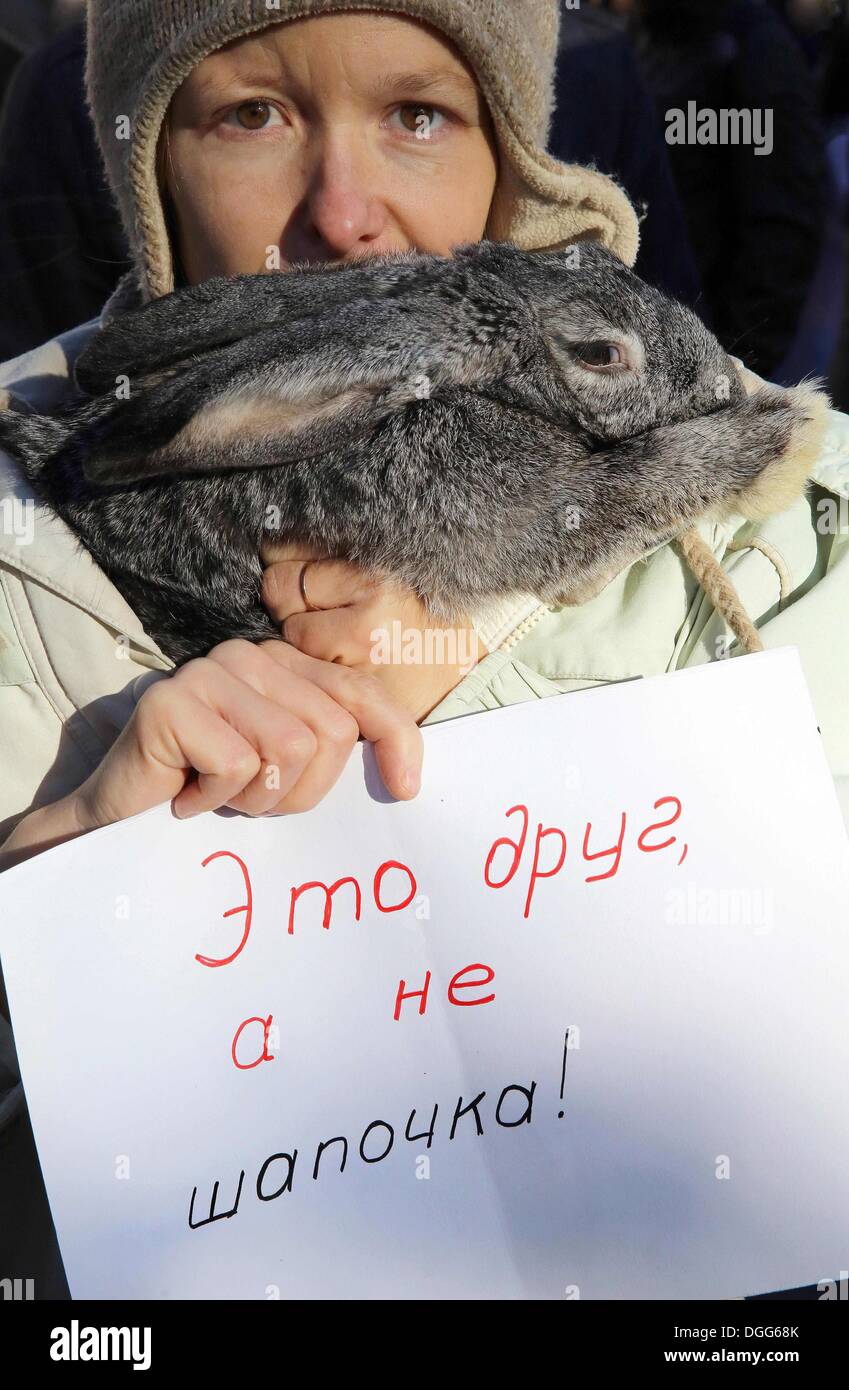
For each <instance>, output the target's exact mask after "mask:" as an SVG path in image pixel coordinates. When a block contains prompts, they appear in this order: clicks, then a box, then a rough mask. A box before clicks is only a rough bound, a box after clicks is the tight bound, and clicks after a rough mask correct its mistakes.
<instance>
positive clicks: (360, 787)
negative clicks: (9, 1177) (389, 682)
mask: <svg viewBox="0 0 849 1390" xmlns="http://www.w3.org/2000/svg"><path fill="white" fill-rule="evenodd" d="M378 789H379V781H378V779H377V777H376V774H375V772H374V768H373V764H372V761H371V756H370V754H369V753H368V751H365V752H364V751H363V750H362V749H360V750H359V751H358V752H357V753H356V754H355V756H354V758H353V759H352V762H351V764H350V765H349V767H348V769H347V771H346V773H345V775H344V776H343V778H342V780H341V781H340V783H339V784H338V786H337V788H336V789H335V790H334V792H333V793H332V794H331V795H330V796H329V797H328V798H327V800H326V801H325V802H323V803H322V805H321V806H319V807H318V808H317V809H316V810H315V811H313V812H311V813H309V814H307V815H302V816H294V817H284V818H275V819H265V820H257V821H253V820H249V819H246V818H242V817H236V816H232V815H214V816H213V815H210V816H205V817H203V818H200V819H198V820H194V821H189V822H179V821H177V820H175V819H174V818H173V817H172V815H171V812H170V809H169V808H167V807H166V808H161V809H159V810H157V811H154V812H150V813H148V814H147V815H145V816H141V817H138V818H136V819H135V820H134V821H131V822H127V823H124V824H122V825H118V826H114V827H111V828H110V829H109V830H106V831H103V832H100V833H99V834H97V835H93V836H90V837H86V838H84V839H82V840H79V841H77V842H76V843H72V844H68V845H65V846H63V847H61V848H59V849H56V850H54V851H53V852H51V853H49V854H47V855H45V856H43V857H40V858H38V859H36V860H32V861H30V862H29V863H27V864H25V865H22V866H21V867H20V868H18V869H15V870H12V871H10V872H9V873H7V874H6V875H4V876H3V877H2V879H0V953H2V962H3V968H4V972H5V976H6V982H7V987H8V992H9V998H10V1003H11V1010H12V1021H13V1025H14V1028H15V1035H16V1039H17V1046H18V1052H19V1058H20V1063H21V1069H22V1074H23V1078H24V1084H25V1089H26V1093H27V1097H28V1101H29V1106H30V1113H31V1116H32V1121H33V1127H34V1131H35V1135H36V1139H37V1142H38V1146H39V1152H40V1155H41V1160H42V1165H43V1170H44V1175H45V1180H46V1184H47V1190H48V1193H49V1196H50V1201H51V1206H52V1210H53V1213H54V1218H55V1222H56V1227H57V1231H58V1234H59V1239H60V1243H61V1247H62V1251H63V1255H64V1259H65V1264H66V1269H67V1274H68V1279H69V1283H70V1286H71V1290H72V1293H73V1294H74V1295H75V1296H77V1297H92V1298H123V1297H139V1298H145V1297H149V1298H184V1297H201V1298H248V1299H264V1298H273V1297H277V1296H279V1297H281V1298H293V1297H326V1298H346V1297H355V1298H431V1297H434V1298H467V1297H469V1298H522V1297H533V1298H564V1297H566V1298H569V1297H581V1298H682V1297H683V1298H692V1297H715V1298H720V1297H733V1296H737V1295H744V1294H750V1293H758V1292H767V1291H770V1290H773V1289H776V1288H781V1287H788V1286H793V1285H798V1284H802V1283H812V1282H816V1281H818V1280H819V1279H822V1278H825V1277H834V1276H836V1275H837V1274H838V1273H839V1271H840V1269H845V1268H846V1267H847V1256H848V1255H849V1182H847V1175H846V1161H847V1160H846V1155H847V1153H849V1115H847V1105H846V1089H845V1088H846V1076H847V1073H849V1030H847V1026H846V1021H847V1000H849V931H847V902H849V853H848V852H847V840H846V833H845V829H844V826H843V822H842V819H841V817H840V815H839V811H838V809H837V801H836V797H835V793H834V787H833V783H832V780H831V778H830V776H829V773H828V769H827V766H826V763H825V759H824V756H823V752H822V749H821V746H820V737H819V734H818V731H817V727H816V720H815V716H814V712H813V709H812V706H811V702H810V698H809V695H808V693H807V689H806V686H805V683H804V679H803V676H802V673H801V668H800V665H799V661H798V656H797V654H796V652H795V651H794V650H792V649H788V650H782V651H780V652H774V653H769V654H765V655H760V656H754V657H752V656H750V657H746V658H744V659H740V660H734V661H726V662H719V663H716V664H714V665H711V666H705V667H701V668H698V669H695V670H690V671H686V672H681V673H678V674H675V675H672V676H661V677H657V678H652V679H647V680H642V681H635V682H629V683H625V684H621V685H617V686H610V687H605V688H600V689H594V690H590V691H585V692H579V693H577V694H570V695H565V696H563V697H561V698H555V699H551V700H546V701H541V702H533V703H531V704H528V705H523V706H519V707H515V708H512V709H508V710H503V711H497V712H492V713H490V714H488V715H486V716H478V717H471V718H467V719H462V720H458V721H453V722H451V723H450V724H444V725H441V726H437V727H435V728H433V729H431V730H428V731H427V733H426V754H425V777H424V789H423V791H422V793H421V795H420V796H419V798H418V799H417V800H416V801H414V802H411V803H409V804H395V803H393V802H390V801H388V800H387V799H386V797H385V793H383V794H381V793H380V792H379V790H378ZM522 808H524V809H522ZM499 840H501V841H502V843H501V844H499V845H496V842H497V841H499ZM494 846H495V848H493V847H494ZM321 883H323V884H325V885H327V886H328V887H330V886H332V885H334V884H338V887H337V888H336V890H335V891H334V892H333V893H332V894H331V896H330V897H329V898H328V895H327V894H326V893H325V891H324V889H322V888H321V887H312V888H310V887H308V886H306V887H305V886H304V885H309V884H321ZM358 905H359V909H360V910H359V914H358V913H357V910H356V909H357V906H358ZM357 916H358V917H359V920H357ZM567 1036H568V1047H567V1046H566V1041H567ZM322 1146H324V1147H322ZM211 1214H212V1215H213V1216H214V1218H215V1219H213V1220H210V1219H209V1218H210V1215H211Z"/></svg>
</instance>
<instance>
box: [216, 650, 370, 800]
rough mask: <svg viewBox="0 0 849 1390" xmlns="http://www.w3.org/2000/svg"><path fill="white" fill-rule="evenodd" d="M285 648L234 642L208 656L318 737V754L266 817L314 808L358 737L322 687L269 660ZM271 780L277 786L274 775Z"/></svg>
mask: <svg viewBox="0 0 849 1390" xmlns="http://www.w3.org/2000/svg"><path fill="white" fill-rule="evenodd" d="M282 646H283V643H282V642H275V643H267V644H264V645H263V646H254V645H253V644H251V643H249V642H241V641H234V642H225V643H222V645H221V646H219V647H216V648H215V650H214V651H213V652H211V653H210V659H211V660H213V661H217V662H219V663H220V664H221V665H223V666H224V667H225V668H226V669H228V670H230V671H231V672H232V673H233V674H234V675H236V676H238V678H239V679H240V680H242V681H244V682H245V683H246V684H248V685H250V686H252V687H253V688H254V689H255V690H257V691H258V692H259V693H260V694H261V695H262V696H263V697H265V698H267V699H268V700H271V701H273V702H274V703H275V704H277V705H279V706H281V707H283V708H285V709H286V710H287V711H288V713H289V714H291V715H293V716H295V717H296V718H297V719H299V720H300V721H301V722H302V723H303V724H304V725H305V726H306V727H307V728H308V729H309V730H311V732H312V733H313V735H314V737H315V751H314V753H313V756H312V757H311V758H310V760H309V762H308V763H307V764H306V765H305V766H304V768H303V769H302V771H301V774H300V776H299V777H298V778H297V779H295V780H294V781H291V782H290V783H289V785H288V786H283V787H281V788H280V791H279V792H278V795H277V797H276V799H275V800H274V801H273V803H272V804H271V805H269V806H265V807H264V811H265V813H269V812H274V813H276V814H282V813H283V812H284V811H306V810H309V809H310V808H311V807H313V806H316V805H317V804H318V802H319V801H321V799H322V797H324V796H326V794H327V792H328V791H329V790H330V788H331V787H332V786H334V784H335V783H336V782H337V780H338V778H339V776H340V774H341V772H342V769H343V768H344V767H345V764H346V763H347V761H348V758H349V757H350V755H351V750H352V749H353V747H354V745H355V744H356V742H357V739H358V737H359V733H360V730H359V725H358V724H357V721H356V719H355V718H354V717H353V715H352V714H351V713H350V712H349V711H348V710H346V709H344V708H343V707H342V705H340V704H339V703H337V701H336V700H334V699H333V698H332V696H331V695H329V694H327V692H326V691H325V690H323V689H322V688H321V687H320V686H319V685H317V684H316V683H315V682H314V681H312V680H309V679H308V678H307V677H305V676H304V675H299V674H297V673H296V672H294V671H293V670H292V669H291V668H290V667H289V666H287V665H285V664H283V663H280V662H277V661H274V660H272V659H271V657H270V656H269V654H268V652H267V650H266V647H282ZM266 776H267V778H268V770H267V772H266ZM269 780H270V782H271V784H272V785H273V781H274V778H273V774H272V776H271V778H270V779H269ZM237 809H238V808H237Z"/></svg>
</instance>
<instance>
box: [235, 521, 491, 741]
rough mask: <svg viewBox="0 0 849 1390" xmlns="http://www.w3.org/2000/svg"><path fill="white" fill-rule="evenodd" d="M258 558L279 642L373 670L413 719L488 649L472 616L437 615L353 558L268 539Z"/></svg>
mask: <svg viewBox="0 0 849 1390" xmlns="http://www.w3.org/2000/svg"><path fill="white" fill-rule="evenodd" d="M262 558H263V562H264V563H265V564H266V566H267V568H266V570H265V575H264V579H263V590H262V597H263V602H264V604H265V607H266V608H267V610H268V612H269V613H270V614H271V616H272V618H273V619H274V621H275V622H277V623H279V624H280V630H281V633H282V636H283V637H284V639H285V641H286V642H287V643H290V644H291V645H292V646H294V647H297V649H298V650H299V651H300V652H303V653H305V654H306V655H308V656H312V657H316V658H319V659H320V660H322V661H327V662H333V663H335V664H337V665H342V666H346V667H348V668H350V669H351V670H355V671H362V672H367V673H370V674H371V675H372V676H376V677H378V679H379V680H380V682H381V683H382V685H383V686H384V688H385V689H386V690H387V691H388V692H389V693H390V694H391V695H392V697H393V698H394V699H395V700H397V701H398V702H399V703H400V704H401V705H403V706H404V708H405V709H407V710H408V711H409V712H410V713H411V714H412V715H413V717H414V719H416V720H417V721H418V720H420V719H424V718H425V716H426V715H428V714H430V712H431V710H432V709H434V708H435V707H436V705H438V704H439V703H440V701H441V700H443V699H444V698H445V696H446V695H447V694H448V693H449V691H451V690H453V689H454V687H455V686H456V685H458V684H459V682H460V681H461V680H462V679H463V677H464V676H466V675H467V674H468V673H469V671H470V670H472V668H473V667H474V666H475V665H476V664H477V662H478V661H480V660H481V659H482V658H483V657H484V656H486V655H487V648H486V646H485V645H484V643H483V642H482V641H481V639H480V638H479V636H478V634H477V632H476V630H475V629H474V627H473V626H472V625H471V623H465V624H459V625H455V626H449V625H447V624H442V623H439V622H436V621H435V620H434V619H433V618H432V617H431V616H430V615H429V614H428V612H427V609H426V608H425V605H424V604H423V603H422V602H421V600H420V599H419V598H418V596H417V595H416V594H413V593H411V592H409V591H408V590H403V589H400V588H399V587H398V586H397V585H394V584H391V583H388V582H382V581H381V580H379V579H374V578H372V577H371V576H369V575H367V574H366V573H364V571H363V570H361V569H359V568H358V567H357V566H356V565H350V564H348V563H347V562H346V561H344V560H335V559H330V558H327V557H326V556H323V555H321V553H320V552H318V551H315V550H312V549H311V548H310V547H308V546H304V545H300V544H298V545H285V546H280V545H267V546H265V547H263V551H262ZM305 565H308V568H307V569H306V571H305V570H304V566H305ZM302 576H303V579H302ZM305 598H306V599H307V600H308V601H309V604H310V605H311V607H307V603H306V602H305Z"/></svg>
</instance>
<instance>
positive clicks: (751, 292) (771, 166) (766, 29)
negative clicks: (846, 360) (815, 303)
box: [634, 0, 827, 376]
mask: <svg viewBox="0 0 849 1390" xmlns="http://www.w3.org/2000/svg"><path fill="white" fill-rule="evenodd" d="M640 14H641V20H640V23H639V25H638V26H637V27H636V29H635V31H634V32H635V34H636V37H637V44H638V52H639V55H640V63H641V68H642V72H643V76H644V78H645V80H646V82H647V84H648V86H649V88H650V90H651V92H652V94H653V96H654V100H655V105H656V108H657V111H658V114H659V116H660V118H661V119H662V120H663V121H664V122H665V117H666V112H667V111H669V110H670V109H673V108H677V109H680V110H683V111H686V110H687V103H688V102H689V101H695V102H696V105H697V109H699V110H702V109H710V110H712V111H715V112H718V111H721V110H723V109H726V110H740V109H744V110H745V109H765V110H770V109H771V110H772V111H773V113H774V115H773V141H774V146H773V151H772V153H771V154H769V155H758V154H756V153H755V150H754V147H753V146H743V145H739V146H734V145H714V146H711V145H696V144H693V145H670V146H668V149H669V156H670V159H671V162H672V172H673V174H674V176H675V182H676V184H677V187H678V191H679V193H680V194H681V197H682V200H683V202H684V206H685V209H686V213H687V221H688V226H689V229H690V236H691V239H692V243H693V248H694V250H695V253H696V260H697V262H698V265H699V269H700V271H701V276H702V283H703V285H704V290H705V296H706V299H707V301H708V304H709V305H710V309H711V315H712V321H713V327H714V329H715V331H716V333H717V335H718V337H719V338H720V340H721V341H722V343H723V345H724V346H725V347H727V348H729V349H730V350H731V351H733V352H735V353H736V354H737V355H738V356H739V357H742V358H743V360H744V361H745V362H746V364H747V365H748V366H750V367H752V368H753V369H754V370H755V371H756V372H759V373H760V374H761V375H762V376H770V375H772V373H773V372H774V371H775V369H776V367H777V366H778V364H779V363H780V362H781V361H782V359H783V358H784V356H785V354H786V353H787V351H788V349H789V347H790V345H791V342H792V339H793V337H794V334H795V332H796V328H797V324H798V322H799V318H800V314H801V311H802V308H803V306H804V303H805V300H806V298H807V294H808V290H809V287H810V285H811V282H812V280H813V277H814V273H815V271H816V268H817V264H818V259H819V253H820V247H821V242H822V225H823V220H824V213H825V206H826V188H827V184H826V164H825V155H824V139H823V132H822V128H821V124H820V120H819V116H818V111H817V94H816V86H815V82H814V79H813V76H812V74H811V72H810V69H809V67H808V65H807V63H806V61H805V58H804V55H803V54H802V51H801V49H800V47H799V45H798V44H797V43H796V41H795V39H794V38H793V36H792V35H791V34H790V33H789V32H788V31H787V28H786V26H785V25H784V24H783V22H782V21H781V19H780V18H779V17H778V16H777V15H776V14H775V12H774V11H773V10H772V9H771V8H770V7H769V6H768V5H765V4H758V3H754V0H733V2H732V3H726V4H723V3H722V0H703V3H698V0H677V3H676V4H673V3H671V0H642V3H641V7H640ZM700 16H701V18H702V19H703V21H704V29H700V27H699V24H698V21H699V18H700Z"/></svg>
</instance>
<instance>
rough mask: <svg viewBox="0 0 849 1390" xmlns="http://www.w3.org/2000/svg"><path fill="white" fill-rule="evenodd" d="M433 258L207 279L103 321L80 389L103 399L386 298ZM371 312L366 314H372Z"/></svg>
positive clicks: (85, 357) (78, 372)
mask: <svg viewBox="0 0 849 1390" xmlns="http://www.w3.org/2000/svg"><path fill="white" fill-rule="evenodd" d="M432 259H433V258H430V257H424V256H422V255H419V254H417V253H415V252H401V253H397V254H395V255H392V256H389V255H387V256H380V257H372V258H369V259H368V260H365V259H364V260H361V261H354V262H347V263H345V264H342V265H336V266H318V265H314V266H301V267H295V268H294V269H292V270H289V271H286V272H283V271H275V272H273V273H269V274H267V275H238V276H230V277H219V278H217V279H214V280H206V281H204V282H203V283H202V284H200V285H193V286H191V287H189V288H187V289H180V290H175V291H174V292H173V293H172V294H167V295H163V296H162V298H160V299H155V300H153V301H152V302H151V303H150V304H146V305H144V306H143V307H142V308H140V309H135V310H132V311H131V312H128V313H124V314H119V315H118V316H117V317H116V318H114V319H112V320H111V321H110V322H108V323H107V324H105V325H104V326H103V327H102V328H101V329H100V330H99V331H98V332H97V333H96V334H95V335H94V337H93V338H92V339H91V340H90V342H89V343H87V344H86V347H85V348H84V349H83V351H82V352H81V353H80V355H79V357H78V358H77V361H76V365H75V369H74V376H75V378H76V382H77V385H78V386H79V388H80V390H82V391H85V392H86V393H87V394H88V395H99V394H101V393H102V392H105V391H113V390H114V389H115V381H116V378H117V377H119V376H128V377H130V379H131V380H132V378H133V377H136V378H138V377H141V376H144V375H147V374H149V373H151V372H155V371H160V370H162V369H163V368H168V367H171V366H174V365H175V364H178V363H180V362H182V361H184V360H185V359H187V358H190V357H191V356H193V355H195V354H197V353H204V352H209V351H210V350H212V349H214V348H220V347H224V346H226V345H227V344H229V343H234V342H236V341H237V340H238V339H240V338H243V337H245V335H247V334H255V333H258V332H262V331H263V330H264V329H268V328H272V327H275V326H276V327H277V328H279V329H284V330H285V328H286V327H287V325H289V324H290V323H292V322H295V321H297V320H298V319H303V318H310V317H314V316H315V315H316V314H320V313H323V312H325V311H327V310H332V309H333V308H334V307H336V306H341V305H343V304H344V305H349V304H351V302H352V301H353V300H355V299H373V298H382V297H385V296H386V295H389V294H391V293H392V292H393V290H394V289H395V288H396V287H398V286H400V285H403V284H405V283H406V282H407V281H408V280H410V279H411V278H413V277H419V276H421V273H422V266H423V264H424V263H425V262H430V260H432ZM366 312H367V311H366Z"/></svg>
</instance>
